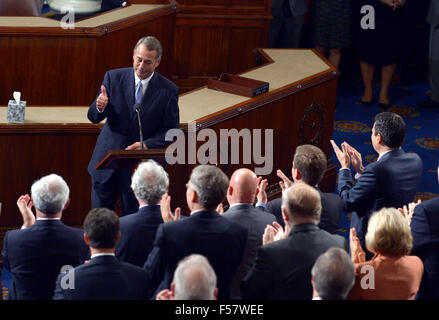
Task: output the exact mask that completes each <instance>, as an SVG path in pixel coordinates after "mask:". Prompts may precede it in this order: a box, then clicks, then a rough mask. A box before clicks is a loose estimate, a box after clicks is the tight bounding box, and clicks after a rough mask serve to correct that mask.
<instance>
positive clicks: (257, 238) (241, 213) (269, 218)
mask: <svg viewBox="0 0 439 320" xmlns="http://www.w3.org/2000/svg"><path fill="white" fill-rule="evenodd" d="M223 217H226V218H227V219H230V220H232V221H233V222H236V223H238V224H240V225H241V226H243V227H244V228H246V229H247V232H248V233H247V245H246V248H245V254H244V258H243V260H242V262H241V266H240V267H239V270H238V272H237V274H236V276H235V278H234V279H233V283H232V291H231V297H232V299H239V298H241V289H240V284H241V280H242V279H243V278H244V277H245V276H246V275H247V273H248V272H249V271H250V270H251V269H252V268H253V265H254V264H255V262H256V256H257V252H258V248H259V246H260V245H261V244H262V235H263V234H264V230H265V227H266V226H267V225H268V224H269V225H271V224H272V223H273V221H276V217H275V216H274V215H272V214H271V213H268V212H263V211H261V210H258V209H255V208H254V207H253V205H252V204H242V205H236V206H233V207H231V208H230V209H229V210H227V211H226V212H225V213H224V214H223Z"/></svg>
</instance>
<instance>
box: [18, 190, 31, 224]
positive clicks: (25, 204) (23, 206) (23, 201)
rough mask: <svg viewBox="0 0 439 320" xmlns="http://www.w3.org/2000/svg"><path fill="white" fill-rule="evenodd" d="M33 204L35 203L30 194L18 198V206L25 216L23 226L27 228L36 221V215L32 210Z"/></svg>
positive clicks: (23, 216)
mask: <svg viewBox="0 0 439 320" xmlns="http://www.w3.org/2000/svg"><path fill="white" fill-rule="evenodd" d="M33 205H34V203H33V201H32V199H31V197H30V196H29V195H28V194H26V195H23V196H20V198H18V200H17V207H18V210H20V213H21V216H22V218H23V226H24V227H26V228H27V227H30V226H32V225H33V224H34V223H35V216H34V213H33V212H32V207H33Z"/></svg>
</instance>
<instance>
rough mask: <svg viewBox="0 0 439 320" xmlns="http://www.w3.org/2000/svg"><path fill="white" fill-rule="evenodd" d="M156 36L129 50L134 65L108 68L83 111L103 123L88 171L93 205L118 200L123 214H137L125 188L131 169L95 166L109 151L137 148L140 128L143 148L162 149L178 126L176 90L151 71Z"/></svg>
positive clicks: (156, 59) (156, 58) (157, 57)
mask: <svg viewBox="0 0 439 320" xmlns="http://www.w3.org/2000/svg"><path fill="white" fill-rule="evenodd" d="M162 52H163V49H162V46H161V44H160V41H159V40H158V39H156V38H155V37H152V36H148V37H144V38H142V39H140V40H139V41H138V42H137V44H136V46H135V47H134V53H133V67H132V68H131V67H129V68H121V69H114V70H110V71H108V72H107V73H106V74H105V77H104V81H103V83H102V85H101V90H100V92H99V93H98V96H97V98H96V99H95V101H94V102H93V103H92V104H91V105H90V107H89V110H88V119H89V120H90V121H91V122H93V123H99V122H101V121H102V120H104V119H106V123H105V125H104V127H103V129H102V131H101V133H100V134H99V137H98V140H97V143H96V146H95V149H94V151H93V155H92V158H91V160H90V163H89V165H88V172H89V173H90V175H91V179H92V194H91V200H92V207H93V208H96V207H105V208H109V209H114V205H115V202H116V199H117V197H118V196H120V198H121V202H122V207H123V214H124V215H126V214H130V213H133V212H136V211H137V210H138V204H137V201H136V198H135V197H134V194H133V192H132V190H131V188H130V182H131V173H132V172H131V170H130V169H118V170H96V164H97V163H98V162H99V161H100V160H101V159H102V158H103V157H104V156H105V154H106V153H107V152H108V151H110V150H121V149H125V150H140V149H141V143H140V128H139V120H138V117H140V124H141V125H140V127H141V128H142V130H141V132H142V133H143V144H144V148H145V149H154V148H163V147H165V146H166V145H167V144H169V142H166V141H165V135H166V132H167V131H168V130H169V129H173V128H178V126H179V123H180V113H179V108H178V87H177V86H176V85H175V84H174V83H172V82H171V81H169V80H168V79H166V78H165V77H163V76H162V75H160V74H159V73H158V72H156V71H155V69H156V68H157V67H158V66H159V64H160V61H161V57H162Z"/></svg>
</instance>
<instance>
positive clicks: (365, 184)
mask: <svg viewBox="0 0 439 320" xmlns="http://www.w3.org/2000/svg"><path fill="white" fill-rule="evenodd" d="M421 175H422V160H421V158H419V156H418V155H417V154H414V153H405V152H404V150H402V149H398V150H393V151H390V152H388V153H386V154H385V155H383V156H382V157H381V159H380V160H379V161H377V162H374V163H371V164H369V165H367V166H366V167H365V168H364V171H363V173H362V174H361V177H360V178H359V179H358V181H357V183H356V184H355V185H354V184H353V182H352V176H351V171H350V170H340V171H339V174H338V193H339V194H340V196H341V198H342V200H343V204H344V210H345V211H346V212H353V213H352V218H351V227H355V229H356V230H357V235H358V238H359V239H360V242H361V244H362V246H363V248H365V246H364V238H365V236H366V231H367V224H368V221H369V216H370V215H371V214H372V213H373V212H375V211H377V210H379V209H381V208H385V207H387V208H391V207H393V208H402V207H403V206H404V205H405V204H408V203H410V202H412V201H413V199H414V197H415V194H416V191H417V190H418V186H419V183H420V181H421Z"/></svg>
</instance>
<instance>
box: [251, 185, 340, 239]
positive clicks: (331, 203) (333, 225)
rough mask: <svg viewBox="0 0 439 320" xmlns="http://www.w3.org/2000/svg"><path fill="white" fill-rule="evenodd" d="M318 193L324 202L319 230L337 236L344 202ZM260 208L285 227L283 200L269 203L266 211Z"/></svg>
mask: <svg viewBox="0 0 439 320" xmlns="http://www.w3.org/2000/svg"><path fill="white" fill-rule="evenodd" d="M318 191H319V193H320V201H321V202H322V213H321V215H320V222H319V228H320V229H323V230H326V231H328V232H329V233H332V234H335V233H336V231H337V229H338V226H339V223H340V218H341V214H342V212H343V201H341V198H340V197H339V196H338V195H336V194H334V193H323V192H320V190H318ZM258 208H259V209H260V210H265V211H268V212H270V213H272V214H274V216H275V217H276V220H277V222H278V223H279V224H280V225H281V226H282V227H285V222H284V219H283V218H282V198H277V199H274V200H271V201H269V202H268V203H267V206H266V208H265V209H264V207H258Z"/></svg>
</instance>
